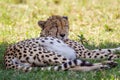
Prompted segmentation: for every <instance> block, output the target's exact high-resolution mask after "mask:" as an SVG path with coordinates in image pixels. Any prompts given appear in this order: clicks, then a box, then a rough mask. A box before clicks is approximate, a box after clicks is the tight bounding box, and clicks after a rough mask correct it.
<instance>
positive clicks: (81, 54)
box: [64, 39, 120, 60]
mask: <svg viewBox="0 0 120 80" xmlns="http://www.w3.org/2000/svg"><path fill="white" fill-rule="evenodd" d="M64 42H65V43H66V44H68V45H69V46H70V47H71V48H73V49H74V50H75V52H76V55H77V58H86V59H108V60H113V59H117V58H119V55H117V54H112V52H114V51H115V50H120V48H115V49H110V50H108V51H107V49H103V51H99V50H88V49H86V48H85V47H84V46H83V45H81V44H80V43H78V42H76V41H73V40H69V39H68V40H66V41H64Z"/></svg>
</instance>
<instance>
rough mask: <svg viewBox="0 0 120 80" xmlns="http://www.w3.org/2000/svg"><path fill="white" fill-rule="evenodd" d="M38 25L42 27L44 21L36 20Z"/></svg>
mask: <svg viewBox="0 0 120 80" xmlns="http://www.w3.org/2000/svg"><path fill="white" fill-rule="evenodd" d="M38 25H39V26H40V27H41V28H42V29H44V25H45V21H38Z"/></svg>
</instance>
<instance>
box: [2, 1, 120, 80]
mask: <svg viewBox="0 0 120 80" xmlns="http://www.w3.org/2000/svg"><path fill="white" fill-rule="evenodd" d="M51 15H66V16H68V18H69V22H70V33H69V38H70V39H74V40H77V41H78V40H79V37H78V35H79V36H81V35H82V38H84V39H85V40H86V41H87V43H85V46H86V47H87V48H89V49H95V48H108V47H109V48H113V47H118V46H120V0H0V80H119V79H120V73H119V72H118V71H120V60H118V61H117V62H118V63H119V65H118V67H116V68H114V69H111V70H103V71H90V72H73V71H60V72H55V71H36V72H30V73H23V72H20V71H14V70H5V68H4V64H3V55H4V53H5V49H6V47H7V46H8V45H9V44H12V43H16V42H18V41H21V40H24V39H28V38H33V37H38V36H39V34H40V28H39V26H38V25H37V21H38V20H45V19H47V18H48V17H49V16H51Z"/></svg>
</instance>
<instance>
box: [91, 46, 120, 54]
mask: <svg viewBox="0 0 120 80" xmlns="http://www.w3.org/2000/svg"><path fill="white" fill-rule="evenodd" d="M91 51H93V52H101V53H108V54H109V53H115V52H120V47H118V48H108V49H94V50H91Z"/></svg>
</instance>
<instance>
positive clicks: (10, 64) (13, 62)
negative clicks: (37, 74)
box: [5, 55, 32, 72]
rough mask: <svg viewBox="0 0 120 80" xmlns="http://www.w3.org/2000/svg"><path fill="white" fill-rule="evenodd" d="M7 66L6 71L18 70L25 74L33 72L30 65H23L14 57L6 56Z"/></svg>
mask: <svg viewBox="0 0 120 80" xmlns="http://www.w3.org/2000/svg"><path fill="white" fill-rule="evenodd" d="M5 66H6V69H16V70H22V71H24V72H27V71H30V70H32V67H31V64H29V63H22V62H20V61H19V59H17V58H16V57H14V56H13V55H9V56H7V55H6V56H5Z"/></svg>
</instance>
